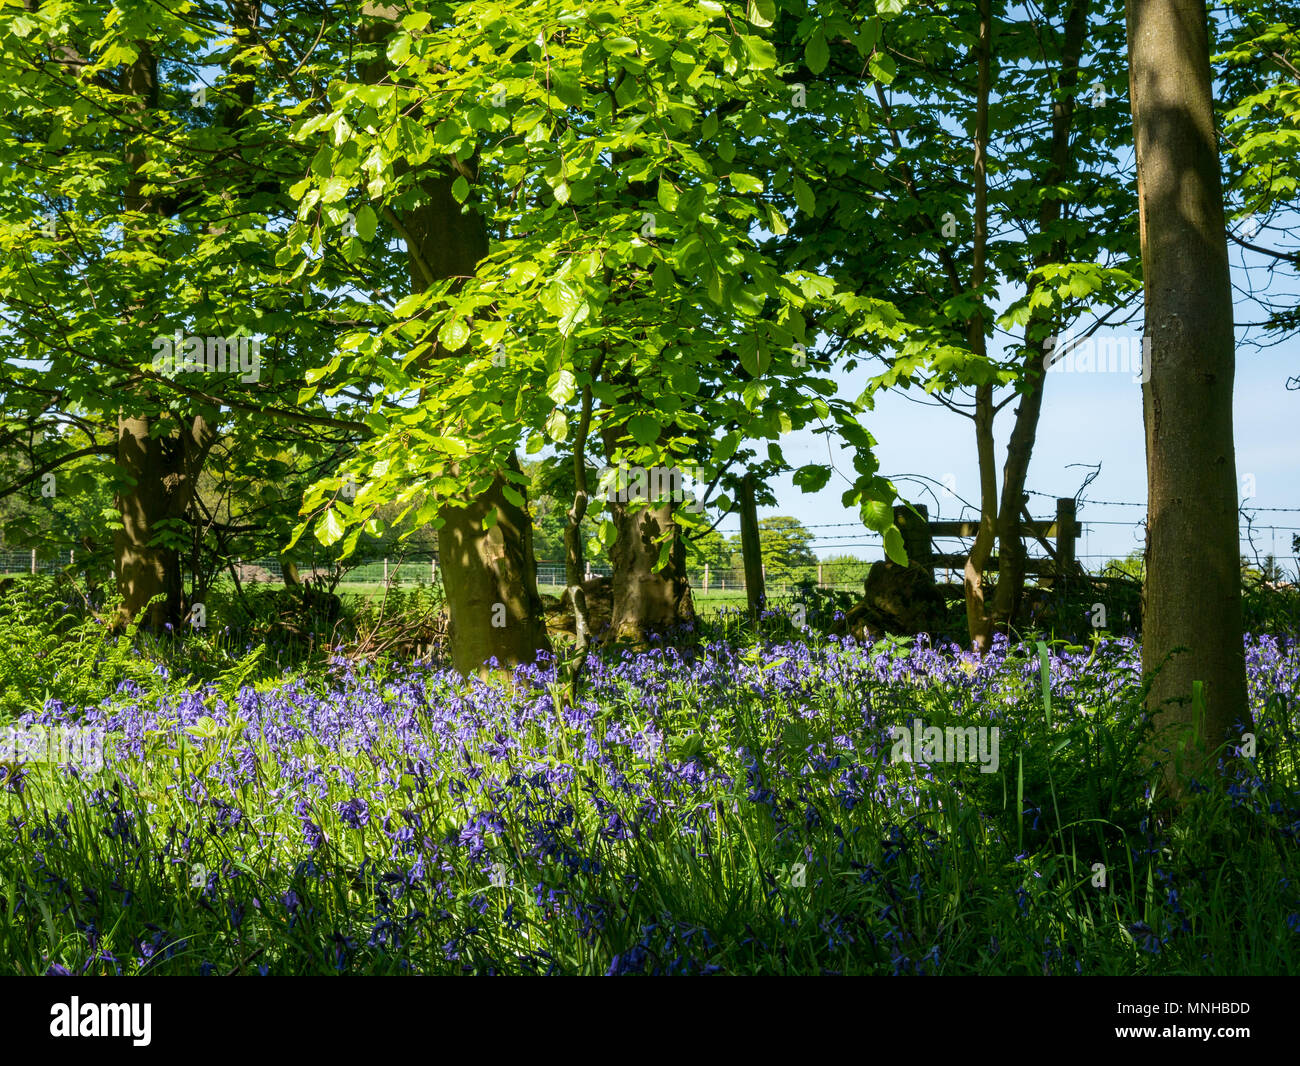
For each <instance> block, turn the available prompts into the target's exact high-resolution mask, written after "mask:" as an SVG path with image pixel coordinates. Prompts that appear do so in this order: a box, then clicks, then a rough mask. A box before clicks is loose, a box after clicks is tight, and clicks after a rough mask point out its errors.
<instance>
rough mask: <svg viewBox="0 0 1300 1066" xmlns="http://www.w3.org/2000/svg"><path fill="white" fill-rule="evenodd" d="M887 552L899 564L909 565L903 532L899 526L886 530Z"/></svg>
mask: <svg viewBox="0 0 1300 1066" xmlns="http://www.w3.org/2000/svg"><path fill="white" fill-rule="evenodd" d="M885 554H886V555H887V556H889V558H890V559H891V560H893V561H894V562H896V563H897V564H898V565H899V566H906V565H907V552H906V551H905V550H904V549H903V534H901V533H900V532H899V531H898V527H897V526H892V525H891V526H890V527H889V528H888V529H887V530H885Z"/></svg>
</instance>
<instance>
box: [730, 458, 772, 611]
mask: <svg viewBox="0 0 1300 1066" xmlns="http://www.w3.org/2000/svg"><path fill="white" fill-rule="evenodd" d="M736 497H737V498H736V503H737V504H738V506H739V509H740V556H741V560H742V561H743V562H744V565H745V600H746V602H747V603H748V606H749V618H750V621H752V622H757V621H758V620H759V619H760V618H761V617H762V616H763V607H764V605H765V604H766V603H767V588H766V584H765V582H764V578H763V544H762V541H761V539H760V538H759V535H758V505H757V504H756V503H755V502H754V475H753V474H746V475H745V476H744V477H743V478H741V479H740V489H739V491H738V492H737V494H736Z"/></svg>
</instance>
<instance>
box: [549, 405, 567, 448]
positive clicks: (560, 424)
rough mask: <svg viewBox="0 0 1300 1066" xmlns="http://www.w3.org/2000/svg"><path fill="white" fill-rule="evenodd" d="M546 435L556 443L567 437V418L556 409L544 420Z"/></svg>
mask: <svg viewBox="0 0 1300 1066" xmlns="http://www.w3.org/2000/svg"><path fill="white" fill-rule="evenodd" d="M546 435H547V436H548V437H550V438H551V440H553V441H555V442H557V443H559V442H560V441H562V440H565V439H566V438H567V437H568V435H569V419H568V416H567V415H565V413H564V412H563V411H562V410H561V409H560V408H558V407H557V408H556V409H555V410H554V411H552V412H551V414H550V417H548V418H547V419H546Z"/></svg>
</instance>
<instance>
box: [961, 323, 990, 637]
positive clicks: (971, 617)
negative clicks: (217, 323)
mask: <svg viewBox="0 0 1300 1066" xmlns="http://www.w3.org/2000/svg"><path fill="white" fill-rule="evenodd" d="M981 328H982V327H981ZM980 340H981V341H983V336H982V335H981V337H980ZM975 448H976V451H977V453H978V457H979V470H980V526H979V530H978V532H976V534H975V543H974V544H972V545H971V549H970V554H969V555H968V556H967V557H966V568H965V572H964V579H965V580H964V586H965V593H966V630H967V633H968V634H969V635H970V644H971V649H972V650H973V651H975V652H978V653H979V654H980V655H983V654H984V653H985V652H986V651H988V650H989V644H990V643H991V642H992V639H993V623H992V619H991V618H990V617H989V611H988V606H987V604H986V603H985V593H984V568H985V567H986V566H988V561H989V556H990V555H991V554H992V553H993V542H994V539H995V538H996V536H997V525H996V521H997V506H998V504H997V496H998V484H997V466H996V460H995V458H994V454H993V386H992V385H980V386H978V387H977V388H976V390H975Z"/></svg>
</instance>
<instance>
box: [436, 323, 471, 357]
mask: <svg viewBox="0 0 1300 1066" xmlns="http://www.w3.org/2000/svg"><path fill="white" fill-rule="evenodd" d="M468 340H469V324H468V323H467V322H466V321H465V320H464V319H463V318H453V319H452V320H451V321H450V322H446V323H444V324H443V327H442V329H440V330H439V331H438V343H439V344H441V345H442V346H443V347H444V348H446V349H447V351H449V352H458V351H460V350H461V349H462V348H464V347H465V344H466V342H468Z"/></svg>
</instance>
